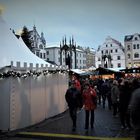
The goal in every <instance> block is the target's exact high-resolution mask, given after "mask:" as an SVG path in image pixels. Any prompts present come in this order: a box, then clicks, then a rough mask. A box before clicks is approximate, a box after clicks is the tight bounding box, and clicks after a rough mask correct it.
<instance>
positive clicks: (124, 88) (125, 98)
mask: <svg viewBox="0 0 140 140" xmlns="http://www.w3.org/2000/svg"><path fill="white" fill-rule="evenodd" d="M119 81H121V80H119ZM119 90H120V97H119V103H120V105H119V111H120V121H121V125H122V127H121V128H122V129H124V128H126V127H127V129H129V130H130V129H131V123H130V111H129V109H128V106H129V103H130V99H131V88H130V83H129V81H128V80H125V81H124V82H123V81H122V82H121V83H120V84H119Z"/></svg>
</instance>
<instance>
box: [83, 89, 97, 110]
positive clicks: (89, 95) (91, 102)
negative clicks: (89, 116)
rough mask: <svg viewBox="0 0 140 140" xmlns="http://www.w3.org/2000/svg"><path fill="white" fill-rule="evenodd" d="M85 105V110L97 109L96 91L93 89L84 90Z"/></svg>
mask: <svg viewBox="0 0 140 140" xmlns="http://www.w3.org/2000/svg"><path fill="white" fill-rule="evenodd" d="M82 96H83V104H84V108H85V110H93V109H95V108H96V91H95V90H94V89H92V88H89V89H85V90H83V94H82Z"/></svg>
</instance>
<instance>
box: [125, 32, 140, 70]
mask: <svg viewBox="0 0 140 140" xmlns="http://www.w3.org/2000/svg"><path fill="white" fill-rule="evenodd" d="M124 46H125V58H126V62H125V65H126V67H127V68H131V67H140V34H138V33H135V34H133V35H126V36H125V38H124Z"/></svg>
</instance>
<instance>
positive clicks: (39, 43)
mask: <svg viewBox="0 0 140 140" xmlns="http://www.w3.org/2000/svg"><path fill="white" fill-rule="evenodd" d="M29 36H30V38H29V39H30V41H31V48H32V49H31V50H32V52H33V53H34V54H36V55H37V56H38V57H40V58H42V59H44V60H46V58H47V56H46V50H45V47H46V40H45V38H44V34H43V32H42V33H41V36H40V35H39V34H38V32H37V30H36V27H35V26H33V30H31V31H29Z"/></svg>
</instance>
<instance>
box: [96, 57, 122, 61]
mask: <svg viewBox="0 0 140 140" xmlns="http://www.w3.org/2000/svg"><path fill="white" fill-rule="evenodd" d="M111 60H113V58H111ZM117 60H121V56H117ZM98 61H101V58H100V57H98Z"/></svg>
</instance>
